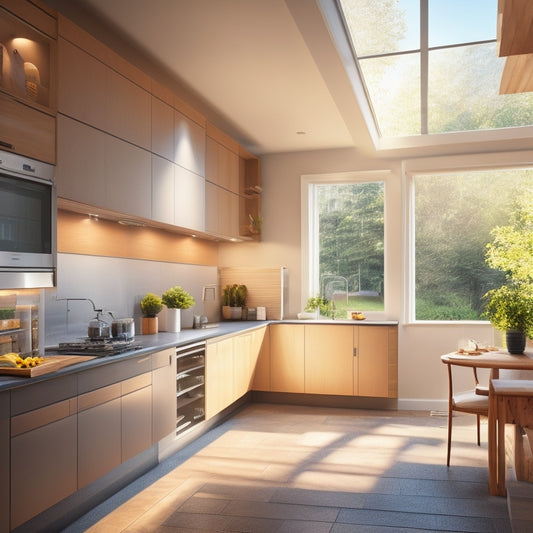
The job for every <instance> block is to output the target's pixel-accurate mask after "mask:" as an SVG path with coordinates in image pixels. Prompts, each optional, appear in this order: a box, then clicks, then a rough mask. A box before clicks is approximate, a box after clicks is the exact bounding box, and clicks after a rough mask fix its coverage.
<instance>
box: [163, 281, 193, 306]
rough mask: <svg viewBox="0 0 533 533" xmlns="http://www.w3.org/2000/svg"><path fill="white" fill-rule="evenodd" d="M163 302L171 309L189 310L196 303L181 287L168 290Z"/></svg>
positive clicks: (164, 294)
mask: <svg viewBox="0 0 533 533" xmlns="http://www.w3.org/2000/svg"><path fill="white" fill-rule="evenodd" d="M161 300H162V302H163V304H164V305H166V306H167V307H168V308H169V309H189V307H192V306H193V305H194V303H195V302H194V298H193V297H192V296H191V295H190V294H189V293H188V292H187V291H185V290H184V289H183V288H182V287H179V286H176V287H172V288H171V289H168V290H166V291H165V292H164V293H163V294H162V295H161Z"/></svg>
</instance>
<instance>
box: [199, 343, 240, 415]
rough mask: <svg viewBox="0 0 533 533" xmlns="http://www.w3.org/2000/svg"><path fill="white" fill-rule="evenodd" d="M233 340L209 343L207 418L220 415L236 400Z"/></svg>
mask: <svg viewBox="0 0 533 533" xmlns="http://www.w3.org/2000/svg"><path fill="white" fill-rule="evenodd" d="M233 379H234V378H233V338H229V339H224V340H221V341H218V342H213V343H207V348H206V362H205V418H206V420H208V419H209V418H211V417H213V416H214V415H216V414H217V413H220V411H222V410H223V409H225V408H226V407H227V406H228V405H230V404H231V403H232V402H233V400H234V392H233V391H234V390H235V387H234V385H233Z"/></svg>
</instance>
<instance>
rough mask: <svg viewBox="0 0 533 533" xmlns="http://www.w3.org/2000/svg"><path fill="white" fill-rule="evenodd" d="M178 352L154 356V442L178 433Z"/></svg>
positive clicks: (154, 354) (161, 353) (168, 351)
mask: <svg viewBox="0 0 533 533" xmlns="http://www.w3.org/2000/svg"><path fill="white" fill-rule="evenodd" d="M175 354H176V350H175V348H169V349H168V350H161V351H160V352H156V353H153V354H152V442H153V443H154V444H155V443H156V442H159V441H160V440H161V439H162V438H164V437H166V436H167V435H170V434H171V433H173V432H175V431H176V410H175V409H172V408H169V406H172V405H174V404H175V403H176V357H175Z"/></svg>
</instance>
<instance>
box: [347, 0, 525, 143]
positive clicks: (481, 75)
mask: <svg viewBox="0 0 533 533" xmlns="http://www.w3.org/2000/svg"><path fill="white" fill-rule="evenodd" d="M337 1H338V4H339V6H340V11H341V13H342V15H343V17H344V21H345V25H346V28H347V31H348V33H349V37H350V39H351V43H352V47H353V50H354V54H355V56H356V59H357V64H358V68H359V72H360V75H361V78H362V80H363V83H364V86H365V91H366V96H367V98H368V101H369V105H370V108H371V110H372V113H373V116H374V121H375V126H376V127H377V129H378V131H379V134H380V136H381V138H397V137H406V136H419V135H426V134H439V133H449V132H466V131H480V130H492V129H499V128H512V127H519V126H530V125H531V124H533V93H520V94H506V95H500V94H499V89H500V81H501V76H502V72H503V67H504V63H505V58H500V57H498V53H497V44H496V21H497V12H498V6H497V0H468V1H465V0H380V1H375V0H337Z"/></svg>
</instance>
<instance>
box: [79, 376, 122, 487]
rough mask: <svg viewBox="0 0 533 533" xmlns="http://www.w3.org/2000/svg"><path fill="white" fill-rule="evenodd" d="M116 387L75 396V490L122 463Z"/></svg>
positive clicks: (117, 384) (118, 396)
mask: <svg viewBox="0 0 533 533" xmlns="http://www.w3.org/2000/svg"><path fill="white" fill-rule="evenodd" d="M120 394H121V391H120V384H119V383H115V384H113V385H108V386H106V387H102V388H100V389H96V390H94V391H91V392H87V393H84V394H81V395H80V396H79V397H78V409H79V413H78V489H81V488H83V487H85V486H87V485H89V484H90V483H92V482H93V481H96V480H97V479H98V478H100V477H102V476H103V475H105V474H107V473H108V472H110V471H111V470H113V468H116V467H118V466H120V463H121V462H122V451H121V450H122V448H121V447H122V444H121V442H122V435H121V431H120V427H121V403H120Z"/></svg>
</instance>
